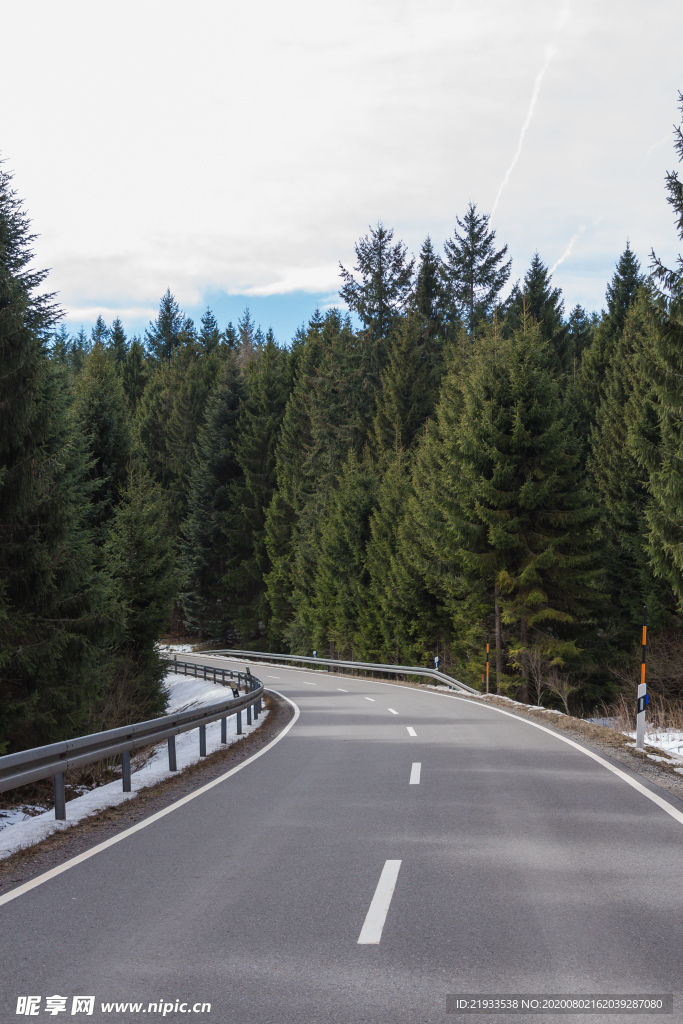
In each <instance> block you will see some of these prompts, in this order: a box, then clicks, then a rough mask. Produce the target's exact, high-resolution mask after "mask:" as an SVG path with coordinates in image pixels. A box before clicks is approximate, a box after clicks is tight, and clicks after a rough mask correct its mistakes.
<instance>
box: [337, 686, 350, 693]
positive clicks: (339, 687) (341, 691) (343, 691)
mask: <svg viewBox="0 0 683 1024" xmlns="http://www.w3.org/2000/svg"><path fill="white" fill-rule="evenodd" d="M337 689H338V690H339V692H340V693H348V692H349V691H348V690H342V688H341V686H338V687H337Z"/></svg>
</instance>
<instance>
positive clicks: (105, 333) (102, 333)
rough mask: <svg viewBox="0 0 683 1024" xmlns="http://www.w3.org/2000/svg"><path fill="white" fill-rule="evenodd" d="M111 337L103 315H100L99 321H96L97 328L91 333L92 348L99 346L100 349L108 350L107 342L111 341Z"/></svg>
mask: <svg viewBox="0 0 683 1024" xmlns="http://www.w3.org/2000/svg"><path fill="white" fill-rule="evenodd" d="M109 336H110V332H109V328H108V327H107V325H106V323H105V322H104V319H103V317H102V315H101V314H100V315H99V316H98V317H97V320H96V321H95V326H94V327H93V329H92V330H91V332H90V344H91V347H94V346H95V345H99V346H100V348H106V347H107V342H108V341H109Z"/></svg>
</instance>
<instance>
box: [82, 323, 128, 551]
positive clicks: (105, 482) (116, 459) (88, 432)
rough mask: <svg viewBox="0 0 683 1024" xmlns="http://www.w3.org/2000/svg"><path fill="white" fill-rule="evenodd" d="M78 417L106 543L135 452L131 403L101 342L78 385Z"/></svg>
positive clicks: (94, 520) (99, 537)
mask: <svg viewBox="0 0 683 1024" xmlns="http://www.w3.org/2000/svg"><path fill="white" fill-rule="evenodd" d="M74 415H75V417H76V419H77V421H78V423H79V427H80V430H81V432H82V434H83V437H84V438H85V441H86V444H87V448H88V453H89V456H90V460H91V467H90V470H89V473H88V479H89V480H91V481H92V483H93V494H92V499H91V501H92V504H91V509H90V513H89V518H90V523H91V525H92V527H93V529H94V531H95V533H94V536H95V540H96V541H97V543H98V544H102V543H103V541H104V539H105V536H106V532H107V530H108V527H109V523H110V520H111V518H112V516H113V514H114V511H115V508H116V505H117V503H118V499H119V493H120V490H121V488H122V487H123V485H124V484H125V480H126V473H127V467H128V463H129V461H130V452H131V428H130V416H129V412H128V404H127V402H126V397H125V394H124V392H123V388H122V386H121V383H120V381H119V378H118V377H117V375H116V370H115V369H114V367H113V366H112V364H111V362H110V360H109V359H108V358H107V354H106V351H105V349H104V346H103V344H102V342H101V341H95V343H94V344H93V348H92V351H91V353H90V355H89V356H88V358H87V360H86V363H85V366H84V367H83V371H82V372H81V375H80V377H79V378H78V382H77V384H76V395H75V403H74Z"/></svg>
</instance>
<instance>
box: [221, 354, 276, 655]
mask: <svg viewBox="0 0 683 1024" xmlns="http://www.w3.org/2000/svg"><path fill="white" fill-rule="evenodd" d="M290 391H291V378H290V374H289V367H288V355H287V351H286V350H285V349H281V348H278V346H277V345H276V344H275V342H274V340H273V339H272V337H271V338H270V339H269V340H268V341H267V342H266V343H265V345H264V346H263V350H262V352H261V354H260V356H259V358H258V359H252V360H251V362H249V363H248V364H247V368H246V371H245V381H244V395H243V399H242V402H241V404H240V410H239V421H238V434H237V440H236V443H235V455H236V459H237V463H238V465H239V467H240V470H241V473H242V475H241V477H240V478H239V479H237V480H235V481H233V483H232V485H231V487H230V511H229V512H228V513H226V514H225V516H224V518H223V529H224V531H225V534H226V538H227V544H226V570H225V573H224V576H223V580H224V584H225V586H226V588H227V589H228V590H229V591H230V592H231V593H232V595H233V598H232V609H233V612H232V614H233V616H234V620H233V621H234V623H235V627H236V629H237V632H238V634H239V636H240V638H241V642H242V643H243V644H247V645H252V644H255V645H256V646H258V644H259V643H261V642H262V638H264V637H266V638H267V637H268V635H269V621H268V620H269V606H268V602H267V597H266V582H265V581H266V578H267V576H268V573H269V572H270V569H271V563H270V559H269V557H268V550H267V546H266V529H265V521H266V512H267V509H268V506H269V505H270V503H271V501H272V498H273V492H274V490H275V485H276V447H277V441H278V435H279V432H280V426H281V424H282V418H283V416H284V413H285V408H286V405H287V400H288V398H289V394H290Z"/></svg>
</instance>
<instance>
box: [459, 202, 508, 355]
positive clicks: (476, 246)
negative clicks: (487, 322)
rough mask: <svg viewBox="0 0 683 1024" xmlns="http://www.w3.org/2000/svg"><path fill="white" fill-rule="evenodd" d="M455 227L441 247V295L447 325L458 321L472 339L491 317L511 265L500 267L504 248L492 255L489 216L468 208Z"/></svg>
mask: <svg viewBox="0 0 683 1024" xmlns="http://www.w3.org/2000/svg"><path fill="white" fill-rule="evenodd" d="M456 225H457V226H456V228H455V230H454V232H453V238H451V239H448V240H447V241H446V242H445V244H444V252H445V259H444V262H443V283H444V291H445V294H446V297H447V303H448V307H449V316H450V320H451V322H452V323H455V324H457V322H458V321H462V322H463V323H464V324H466V326H467V330H468V331H469V334H470V337H474V332H475V327H476V324H477V322H478V321H479V320H482V319H484V318H486V317H488V316H490V315H491V314H492V312H493V309H494V306H495V304H496V302H497V300H498V295H499V294H500V291H501V289H502V288H503V287H504V285H505V283H506V281H507V280H508V278H509V276H510V268H511V266H512V261H511V260H508V261H507V263H503V259H504V258H505V256H506V254H507V251H508V247H507V245H504V246H503V248H502V249H499V250H498V251H496V249H495V240H496V233H495V231H491V230H489V215H488V214H485V213H482V214H478V213H477V207H476V204H475V203H470V204H469V206H468V208H467V212H466V213H465V216H464V218H463V219H462V220H460V218H459V217H456ZM458 228H460V231H461V232H462V234H460V233H459V232H458Z"/></svg>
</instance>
